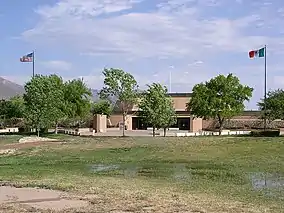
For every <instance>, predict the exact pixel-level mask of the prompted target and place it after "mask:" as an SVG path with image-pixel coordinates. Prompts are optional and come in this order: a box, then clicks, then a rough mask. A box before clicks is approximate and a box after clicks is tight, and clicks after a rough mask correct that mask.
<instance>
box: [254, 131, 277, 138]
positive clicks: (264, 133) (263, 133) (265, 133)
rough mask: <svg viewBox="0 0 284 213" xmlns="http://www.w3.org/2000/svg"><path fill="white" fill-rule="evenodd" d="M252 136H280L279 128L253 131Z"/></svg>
mask: <svg viewBox="0 0 284 213" xmlns="http://www.w3.org/2000/svg"><path fill="white" fill-rule="evenodd" d="M250 136H253V137H278V136H280V131H279V130H266V131H264V130H263V131H256V130H254V131H251V133H250Z"/></svg>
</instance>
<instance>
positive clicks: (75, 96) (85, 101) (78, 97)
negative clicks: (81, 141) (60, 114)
mask: <svg viewBox="0 0 284 213" xmlns="http://www.w3.org/2000/svg"><path fill="white" fill-rule="evenodd" d="M91 97H92V92H91V89H90V88H88V87H87V85H86V84H85V83H84V81H83V79H73V80H71V81H68V82H66V83H65V86H64V100H65V113H66V115H67V116H68V118H70V119H73V120H75V121H78V120H79V123H80V121H81V120H84V119H86V118H87V117H88V116H89V115H90V110H91Z"/></svg>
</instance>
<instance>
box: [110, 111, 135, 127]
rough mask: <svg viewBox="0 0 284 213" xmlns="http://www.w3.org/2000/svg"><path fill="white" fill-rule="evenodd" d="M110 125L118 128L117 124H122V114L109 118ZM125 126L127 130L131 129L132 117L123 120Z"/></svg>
mask: <svg viewBox="0 0 284 213" xmlns="http://www.w3.org/2000/svg"><path fill="white" fill-rule="evenodd" d="M109 119H110V122H111V125H113V126H115V127H119V123H120V122H122V120H123V119H122V114H116V115H111V116H110V118H109ZM125 124H126V126H127V129H132V115H127V116H126V118H125Z"/></svg>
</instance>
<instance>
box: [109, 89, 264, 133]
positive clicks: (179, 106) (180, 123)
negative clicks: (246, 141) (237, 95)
mask: <svg viewBox="0 0 284 213" xmlns="http://www.w3.org/2000/svg"><path fill="white" fill-rule="evenodd" d="M169 95H170V97H171V98H172V100H173V103H174V108H175V110H176V114H177V123H176V124H175V125H173V126H172V128H178V129H179V130H189V131H191V132H197V131H199V130H202V129H207V128H208V127H209V126H210V124H211V123H212V122H214V121H213V120H202V119H200V118H197V119H196V118H195V119H193V115H191V114H190V113H189V112H188V111H186V104H187V103H188V102H189V100H190V97H191V93H169ZM137 111H138V107H137V106H133V107H132V110H131V111H130V112H129V113H128V115H127V118H126V128H127V129H128V130H139V129H147V126H146V125H145V124H144V123H143V121H142V119H141V118H139V117H138V116H137ZM259 117H260V112H259V111H244V112H243V113H242V115H239V116H236V117H234V118H232V119H233V120H239V121H247V120H257V119H259ZM119 123H122V112H121V111H119V110H115V111H114V112H113V114H112V115H111V116H110V119H109V123H108V124H109V125H110V126H115V127H119Z"/></svg>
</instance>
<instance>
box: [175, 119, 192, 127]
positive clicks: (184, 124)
mask: <svg viewBox="0 0 284 213" xmlns="http://www.w3.org/2000/svg"><path fill="white" fill-rule="evenodd" d="M177 123H178V128H179V130H189V128H190V118H177Z"/></svg>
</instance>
